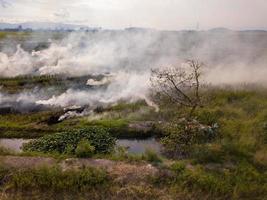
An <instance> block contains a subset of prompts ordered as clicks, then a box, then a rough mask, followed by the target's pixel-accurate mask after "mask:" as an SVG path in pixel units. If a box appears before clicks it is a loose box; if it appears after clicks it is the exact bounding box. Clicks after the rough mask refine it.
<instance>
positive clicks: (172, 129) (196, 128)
mask: <svg viewBox="0 0 267 200" xmlns="http://www.w3.org/2000/svg"><path fill="white" fill-rule="evenodd" d="M216 130H217V127H216V126H204V125H202V124H200V123H199V122H197V121H186V120H182V121H179V122H178V123H172V124H170V125H169V126H168V127H166V130H165V132H166V136H165V137H164V138H162V140H161V142H162V144H163V146H164V147H165V148H164V151H165V153H166V154H167V156H170V157H177V158H181V157H188V156H189V152H191V150H192V148H193V147H194V145H197V144H205V143H208V142H211V141H213V140H214V139H215V138H216V137H217V135H218V134H217V131H216Z"/></svg>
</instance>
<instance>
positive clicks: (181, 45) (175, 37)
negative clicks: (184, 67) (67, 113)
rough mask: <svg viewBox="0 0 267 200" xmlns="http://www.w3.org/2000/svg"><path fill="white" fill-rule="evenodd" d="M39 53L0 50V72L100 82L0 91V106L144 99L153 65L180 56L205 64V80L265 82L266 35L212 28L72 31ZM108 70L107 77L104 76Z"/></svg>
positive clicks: (177, 61)
mask: <svg viewBox="0 0 267 200" xmlns="http://www.w3.org/2000/svg"><path fill="white" fill-rule="evenodd" d="M50 43H51V44H50V46H49V47H48V48H46V49H43V50H40V51H34V50H27V51H26V50H24V49H23V48H22V47H21V46H20V45H18V46H17V48H16V50H15V51H14V53H10V52H7V51H4V50H3V51H2V52H0V75H1V76H2V77H13V76H18V75H46V74H59V75H64V76H84V75H99V74H104V75H105V78H104V79H102V80H94V79H88V81H87V85H92V86H101V85H107V86H106V87H100V88H99V89H94V90H84V89H82V88H81V89H73V88H72V89H68V90H66V91H65V92H63V93H62V94H59V95H52V96H51V95H47V96H41V95H39V94H38V93H34V94H18V95H16V96H12V97H11V96H5V95H3V94H1V93H0V95H1V96H0V105H1V104H3V101H5V102H6V101H8V100H7V99H12V101H14V99H15V101H17V100H20V99H21V98H22V99H24V100H25V101H27V100H29V99H31V100H34V102H35V103H36V104H37V105H47V106H62V107H67V106H73V105H79V106H84V105H90V106H92V107H93V106H97V105H106V104H113V103H116V102H117V101H119V100H122V99H123V100H127V101H135V100H137V99H144V100H146V102H147V103H148V104H149V105H151V106H155V105H154V104H153V102H151V101H150V100H149V98H148V94H149V86H150V83H149V77H150V70H151V69H152V68H158V67H165V66H170V65H177V64H180V63H181V62H182V61H183V60H184V59H199V60H201V61H203V62H204V63H205V64H206V68H205V69H204V70H205V77H204V79H205V81H206V82H211V83H213V84H223V83H231V84H235V83H243V82H246V83H261V84H266V79H265V77H266V76H267V68H266V63H267V56H266V55H267V48H266V47H267V33H266V32H258V31H254V32H235V31H228V30H214V31H205V32H192V31H187V32H168V31H154V30H143V29H128V30H124V31H122V30H119V31H107V30H103V31H97V32H88V33H81V32H75V33H71V34H70V35H68V36H67V37H65V38H64V39H63V40H60V41H58V40H57V41H50ZM107 74H109V75H107Z"/></svg>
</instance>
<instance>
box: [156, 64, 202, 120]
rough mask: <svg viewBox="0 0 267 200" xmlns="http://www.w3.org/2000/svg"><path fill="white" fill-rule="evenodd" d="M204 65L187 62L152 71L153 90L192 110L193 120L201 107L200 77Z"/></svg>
mask: <svg viewBox="0 0 267 200" xmlns="http://www.w3.org/2000/svg"><path fill="white" fill-rule="evenodd" d="M202 66H203V63H201V62H199V61H196V60H187V61H186V63H185V64H184V65H181V66H179V67H168V68H160V69H155V70H152V75H151V83H152V87H153V89H155V90H156V91H157V92H159V93H161V94H163V95H165V96H167V97H168V98H169V99H170V100H171V101H172V102H174V103H176V104H179V105H181V106H184V107H188V108H190V113H189V117H190V118H191V117H192V115H193V114H194V112H195V110H196V108H197V107H200V106H201V98H200V87H201V84H200V77H201V68H202Z"/></svg>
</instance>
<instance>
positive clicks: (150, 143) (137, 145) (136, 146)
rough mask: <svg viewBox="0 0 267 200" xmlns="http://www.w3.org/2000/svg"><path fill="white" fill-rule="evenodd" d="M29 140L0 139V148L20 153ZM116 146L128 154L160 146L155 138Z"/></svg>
mask: <svg viewBox="0 0 267 200" xmlns="http://www.w3.org/2000/svg"><path fill="white" fill-rule="evenodd" d="M29 141H30V140H26V139H0V146H2V147H5V148H7V149H10V150H12V151H14V152H21V151H22V150H21V147H22V145H23V143H27V142H29ZM117 145H118V146H123V147H126V148H127V151H128V152H129V153H135V154H142V153H144V152H145V151H146V149H151V150H153V151H155V152H157V153H160V151H161V144H160V143H159V142H158V141H157V140H156V139H155V138H148V139H143V140H137V139H118V140H117Z"/></svg>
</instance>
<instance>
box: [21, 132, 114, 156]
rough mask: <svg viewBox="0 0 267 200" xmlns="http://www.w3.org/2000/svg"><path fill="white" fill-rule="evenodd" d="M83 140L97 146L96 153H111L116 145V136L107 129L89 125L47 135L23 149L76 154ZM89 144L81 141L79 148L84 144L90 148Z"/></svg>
mask: <svg viewBox="0 0 267 200" xmlns="http://www.w3.org/2000/svg"><path fill="white" fill-rule="evenodd" d="M83 140H87V141H88V144H90V146H92V147H94V148H95V151H94V152H95V153H109V152H111V151H112V150H113V148H114V146H115V138H114V137H112V136H111V135H110V134H109V132H108V131H107V129H104V128H101V127H88V128H84V129H78V130H74V131H69V132H62V133H56V134H53V135H46V136H44V137H42V138H39V139H37V140H33V141H31V142H29V143H27V144H25V145H24V146H23V150H24V151H37V152H45V153H49V152H59V153H71V154H74V153H75V150H76V149H77V146H78V144H79V143H80V142H81V141H83ZM88 144H87V145H84V144H82V143H80V146H79V148H78V149H80V150H81V149H82V146H83V147H86V148H87V150H88V149H89V148H88V147H89V146H88Z"/></svg>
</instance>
